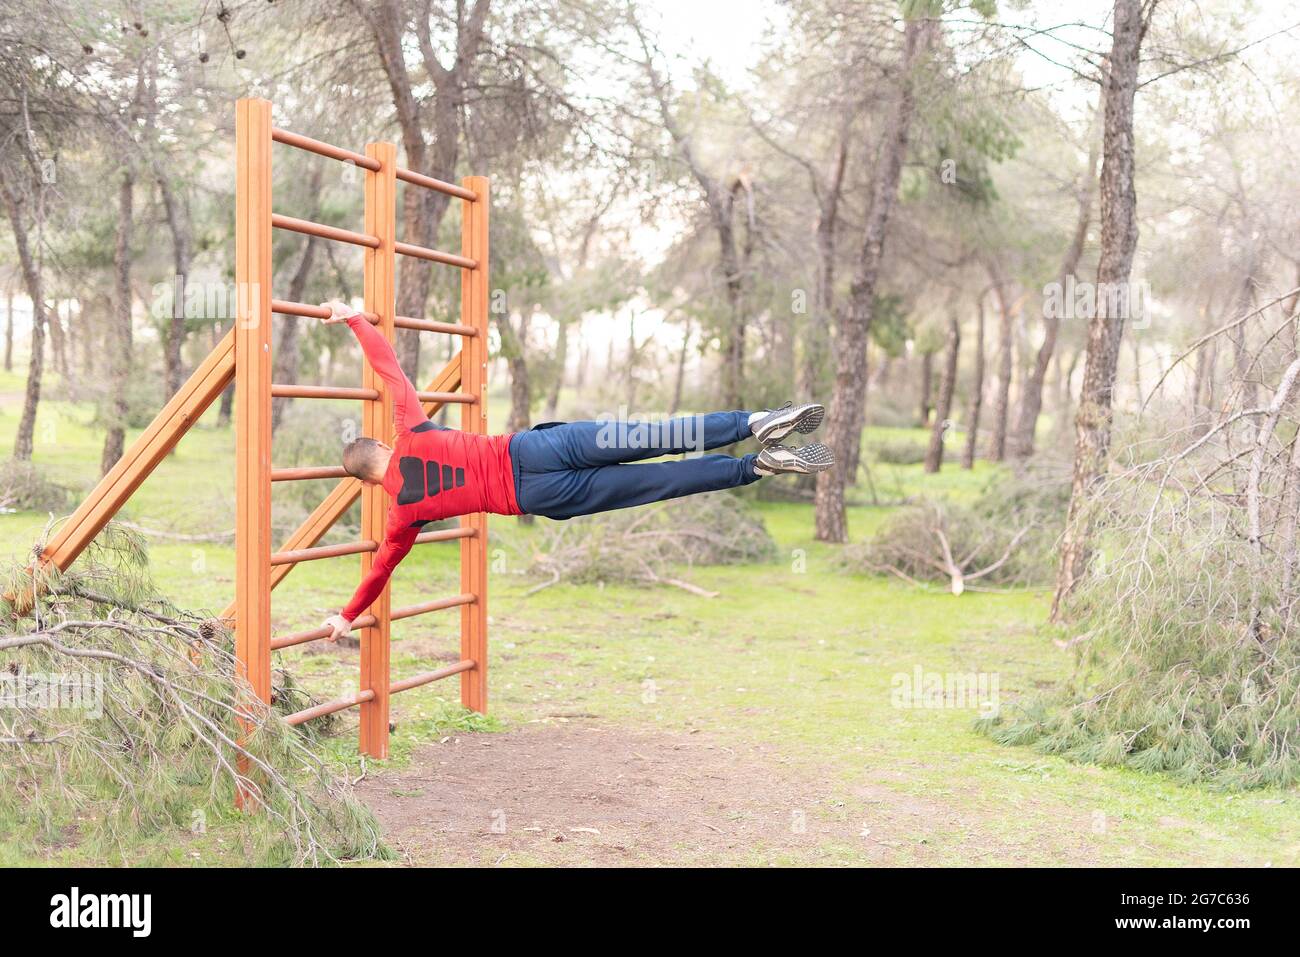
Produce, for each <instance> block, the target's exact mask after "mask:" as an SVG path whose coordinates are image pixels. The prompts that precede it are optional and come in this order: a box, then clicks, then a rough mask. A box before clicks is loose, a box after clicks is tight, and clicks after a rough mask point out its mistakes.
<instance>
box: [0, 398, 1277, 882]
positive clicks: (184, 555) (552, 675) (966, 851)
mask: <svg viewBox="0 0 1300 957" xmlns="http://www.w3.org/2000/svg"><path fill="white" fill-rule="evenodd" d="M10 386H11V383H10V382H8V381H7V380H6V381H5V382H4V383H3V387H4V391H9V389H10ZM17 414H18V408H17V403H11V402H6V403H4V405H3V407H0V436H4V437H5V438H6V440H8V439H9V438H10V437H11V436H12V435H13V432H14V428H15V424H16V419H17ZM495 421H500V419H499V418H496V419H495ZM908 431H909V430H890V433H891V437H897V434H898V433H899V432H902V433H907V432H908ZM913 434H914V437H915V438H916V439H917V440H918V441H920V440H922V439H923V435H922V433H920V432H919V431H914V432H913ZM874 437H875V433H874V431H873V430H869V431H868V435H867V442H868V454H869V449H870V443H871V441H872V440H873V438H874ZM99 442H100V433H99V432H98V429H97V428H96V427H94V426H93V424H92V423H91V415H90V410H89V409H88V408H86V407H83V406H75V405H71V404H68V403H62V402H46V403H44V404H43V405H42V408H41V416H40V420H39V421H38V426H37V446H36V454H35V460H36V461H37V462H38V463H41V464H43V465H44V466H46V467H47V468H48V470H49V474H50V475H51V477H53V478H55V479H57V480H59V481H61V482H64V483H65V484H68V485H69V486H72V487H76V488H80V489H82V490H84V489H85V488H86V487H88V486H89V485H90V484H92V483H93V481H94V479H95V477H96V476H97V473H98V469H97V463H98V458H99ZM230 451H231V436H230V433H229V431H228V430H219V429H217V428H215V423H214V420H213V419H212V417H211V415H210V416H209V417H207V418H205V419H204V421H203V422H201V423H200V424H199V426H198V427H197V428H196V429H195V430H194V431H193V432H192V434H191V435H190V436H188V437H187V439H186V440H185V442H184V443H183V445H182V447H181V450H180V452H179V453H178V454H177V455H175V456H173V457H172V458H170V459H169V460H168V461H167V462H166V463H165V464H164V465H163V466H162V467H160V469H159V470H158V472H157V473H156V474H155V475H154V476H153V477H152V478H151V479H150V480H149V482H147V483H146V484H145V486H144V487H143V488H142V489H141V491H140V493H139V494H138V495H137V497H136V499H135V500H134V501H133V503H132V506H131V509H130V517H131V519H132V520H134V521H136V522H138V523H140V524H142V525H148V526H149V527H155V528H165V529H169V530H171V531H174V532H193V531H198V530H202V529H208V530H211V529H214V528H220V527H226V528H228V527H230V526H231V525H233V499H232V496H231V493H230V485H231V481H230V480H231V470H232V462H231V460H230ZM0 454H8V450H7V449H5V448H0ZM872 473H873V477H874V479H875V482H876V485H877V489H878V491H879V494H880V496H881V498H882V499H894V498H898V497H902V496H918V495H932V496H938V495H944V496H952V497H959V498H965V497H974V496H975V495H977V494H978V493H979V491H980V490H981V489H982V488H983V487H984V486H985V485H986V484H987V483H988V481H989V480H990V479H991V478H993V477H994V475H995V474H996V470H995V469H994V468H993V467H992V466H989V465H988V464H986V463H981V464H980V465H979V467H978V468H977V469H976V470H974V471H973V472H963V471H962V470H960V469H959V468H957V467H955V465H954V464H952V463H951V461H950V464H949V465H948V466H947V467H945V469H944V470H943V471H942V472H941V473H940V474H939V475H936V476H926V475H924V474H923V473H922V471H921V467H920V466H919V465H918V466H890V465H883V464H875V465H873V466H872ZM895 493H898V494H895ZM756 507H757V508H758V509H759V510H760V511H761V513H762V515H763V518H764V520H765V522H766V524H767V527H768V529H769V531H770V532H771V533H772V535H773V536H774V537H775V539H776V541H777V542H778V543H779V545H780V548H781V555H782V557H781V559H780V560H778V561H776V562H773V563H772V564H768V565H756V566H744V567H717V568H696V569H691V570H689V571H687V572H685V573H684V574H685V575H686V577H688V578H689V579H690V580H691V581H693V582H695V583H696V584H699V585H702V586H704V587H706V588H709V589H714V590H716V591H718V592H720V593H721V597H719V598H717V599H714V600H707V599H701V598H698V597H695V596H693V595H690V594H687V593H685V592H682V591H679V590H676V589H654V590H651V589H640V588H631V587H624V586H617V585H609V586H607V587H603V588H602V587H600V586H599V585H584V586H573V585H563V584H562V585H557V586H555V587H552V588H550V589H547V590H545V591H542V592H540V593H539V594H537V595H535V596H533V597H530V598H524V597H523V592H524V591H525V589H526V588H527V587H528V585H529V584H531V582H527V581H525V580H524V579H523V578H522V577H521V576H520V575H517V574H515V572H516V571H517V569H515V568H513V567H511V566H510V559H509V557H508V556H509V554H512V553H513V550H507V551H500V552H494V553H493V577H492V582H491V594H492V598H491V611H492V618H491V630H490V634H491V657H490V674H491V685H490V687H491V702H492V709H491V710H492V715H491V717H490V718H486V719H485V718H482V717H480V716H477V715H469V714H467V713H466V712H464V711H463V710H461V709H460V707H459V704H458V702H457V693H456V686H455V684H454V681H455V679H452V682H451V683H446V682H444V683H441V684H434V685H431V686H427V687H425V688H421V689H418V690H416V691H412V692H408V693H406V694H404V695H402V696H400V697H398V698H395V699H394V720H395V721H396V723H397V730H396V733H395V734H394V737H393V758H392V762H393V763H394V764H396V765H399V766H400V765H401V764H402V763H403V762H406V761H407V760H408V759H409V756H410V754H411V752H412V750H413V749H414V748H415V747H416V746H418V745H420V744H422V743H424V742H427V741H428V740H429V739H430V738H431V737H435V736H438V735H443V734H446V733H454V732H456V731H458V730H481V731H496V730H500V729H510V728H518V727H521V726H523V725H526V724H528V723H531V722H547V721H564V720H566V718H565V716H566V715H571V714H575V713H589V714H595V715H598V716H599V718H598V720H599V721H600V722H601V723H604V724H609V725H619V726H626V727H629V728H640V729H653V728H661V729H670V730H677V731H690V730H696V729H699V730H704V731H707V732H709V733H710V734H713V735H716V736H718V737H720V738H721V739H723V740H724V741H725V740H731V741H734V742H737V743H762V744H766V745H770V746H772V747H773V748H775V749H777V750H778V752H779V753H781V754H782V755H784V756H786V757H787V758H788V760H789V763H790V764H791V765H792V766H793V767H796V768H799V767H802V768H806V769H807V771H808V772H809V773H816V774H818V775H822V776H829V777H830V778H831V779H832V780H833V781H834V782H836V787H837V788H839V789H841V790H842V794H843V796H844V798H845V799H846V800H847V799H848V798H849V797H850V796H851V795H852V794H853V793H854V791H855V789H856V788H859V787H860V786H861V785H862V783H863V782H864V781H865V782H871V783H872V784H874V785H876V786H883V787H885V788H887V789H888V791H889V792H890V793H891V794H893V795H896V796H897V799H898V800H900V801H911V802H917V804H918V806H921V807H928V808H955V809H958V811H959V812H960V813H959V814H949V815H942V814H940V815H933V816H927V815H922V816H921V817H920V818H919V819H918V821H919V823H918V824H917V825H916V832H915V833H914V834H913V835H911V836H910V838H909V840H908V841H904V842H902V846H901V847H900V848H898V849H897V857H896V859H897V860H898V861H899V862H900V863H907V862H909V861H911V860H920V859H921V856H922V855H921V852H920V849H921V848H922V847H924V848H925V855H924V857H925V859H926V860H934V859H935V854H936V853H938V855H939V857H940V859H941V860H943V861H945V862H947V863H952V864H981V865H997V864H1003V863H1007V862H1008V861H1009V860H1010V859H1011V855H1010V853H1009V851H1008V849H1010V848H1014V849H1015V855H1014V856H1015V859H1016V860H1017V862H1031V863H1042V864H1053V863H1059V862H1060V860H1059V859H1058V858H1057V857H1055V856H1054V854H1053V853H1052V852H1048V851H1046V850H1040V848H1042V847H1045V846H1048V845H1049V843H1050V844H1051V846H1055V847H1057V848H1060V847H1061V846H1063V845H1065V846H1068V847H1070V848H1071V849H1072V853H1071V857H1072V859H1073V860H1075V861H1076V862H1078V861H1084V862H1098V863H1104V864H1125V865H1188V864H1206V865H1237V864H1264V863H1271V864H1276V865H1287V864H1292V865H1293V864H1296V863H1300V843H1297V840H1298V839H1297V838H1296V837H1295V830H1294V822H1295V818H1296V813H1297V806H1298V804H1300V801H1298V800H1297V798H1298V796H1297V794H1296V792H1294V791H1260V792H1251V793H1248V794H1240V795H1231V794H1222V793H1215V792H1211V791H1208V790H1206V789H1202V788H1197V787H1186V786H1180V785H1176V784H1174V783H1172V782H1171V781H1169V780H1168V779H1166V778H1161V777H1158V776H1151V775H1143V774H1139V773H1135V772H1132V771H1126V770H1121V769H1101V768H1097V767H1091V766H1079V765H1073V764H1070V763H1068V762H1065V761H1063V760H1060V759H1057V758H1051V757H1045V756H1043V755H1040V754H1038V753H1036V752H1033V751H1030V750H1027V749H1015V748H1005V747H1001V746H999V745H996V744H994V743H993V742H991V741H989V740H988V739H986V738H984V737H982V736H980V735H978V734H976V733H974V732H973V730H972V722H973V719H974V717H975V713H974V712H973V711H972V710H970V709H957V708H940V709H907V708H899V707H895V706H894V704H893V702H892V698H891V691H892V689H893V686H894V682H895V679H896V676H899V675H910V674H912V673H913V670H914V669H915V668H917V667H920V668H922V669H924V670H926V671H934V672H959V673H970V672H979V673H986V674H990V675H996V676H997V679H998V682H999V691H1000V695H1001V697H1002V700H1003V701H1004V702H1005V701H1007V700H1009V699H1014V698H1015V697H1016V696H1018V695H1021V694H1023V693H1026V692H1028V691H1030V690H1031V689H1034V688H1038V687H1043V686H1045V685H1046V684H1048V683H1050V682H1053V681H1055V680H1057V679H1059V678H1060V677H1061V676H1063V675H1064V674H1065V673H1066V672H1067V671H1068V669H1069V667H1070V661H1069V659H1068V658H1067V656H1065V655H1064V654H1063V653H1061V652H1060V651H1058V650H1057V649H1056V648H1054V647H1053V646H1052V645H1051V644H1050V643H1049V642H1047V641H1046V640H1045V639H1043V638H1042V637H1041V635H1039V634H1038V633H1037V629H1038V626H1039V625H1040V624H1041V622H1042V621H1043V619H1044V617H1045V613H1046V609H1047V600H1048V596H1047V595H1045V594H1043V593H1041V592H1035V591H1015V592H1011V593H1004V594H973V593H968V594H966V595H963V596H962V597H961V598H954V597H952V596H951V595H949V594H947V593H946V592H945V591H942V590H938V589H935V590H933V591H925V592H923V591H919V590H917V589H914V588H910V587H907V586H905V585H903V584H901V583H898V582H895V581H892V580H886V579H884V578H880V577H872V576H860V575H849V574H845V573H843V572H842V571H840V570H839V569H838V567H837V564H836V549H835V548H833V547H829V546H826V545H823V544H820V543H818V542H815V541H813V540H812V537H811V528H812V516H811V507H810V506H807V505H802V504H788V503H759V504H758V505H757V506H756ZM887 514H888V509H887V508H881V507H871V506H869V505H864V504H860V505H857V506H855V507H853V508H852V509H851V514H850V530H851V534H852V536H853V538H854V539H855V540H860V539H861V538H863V537H865V536H868V535H870V534H871V532H872V531H873V530H874V529H875V527H876V526H877V525H878V524H879V522H880V521H881V520H882V519H883V518H884V517H885V516H886V515H887ZM46 520H47V519H46V516H42V515H33V514H14V515H5V516H0V556H3V557H5V558H7V559H11V560H12V559H16V558H20V557H22V556H23V555H24V554H25V552H26V551H27V549H28V548H29V547H30V545H31V542H32V541H33V539H34V537H35V536H36V535H38V534H39V533H40V531H41V529H42V527H43V526H44V525H45V523H46ZM493 534H494V535H495V534H506V535H511V536H528V535H530V534H536V531H535V530H534V531H529V530H528V529H526V528H522V527H520V526H518V524H517V523H516V522H515V521H514V520H511V519H497V518H494V519H493ZM151 554H152V557H153V567H154V575H155V578H156V580H157V583H158V585H159V587H160V588H161V589H162V591H163V592H164V593H166V594H169V595H171V596H173V597H174V598H175V599H177V600H179V601H181V602H182V603H183V604H186V605H187V606H189V607H194V608H199V607H207V608H212V609H219V608H221V607H223V606H224V604H225V603H226V601H227V600H228V599H229V597H230V595H231V592H232V589H233V553H232V549H230V548H229V547H226V546H222V545H213V544H207V543H190V542H178V541H173V540H165V539H160V540H156V541H155V542H154V544H153V545H152V549H151ZM355 575H356V563H355V560H354V559H341V560H334V561H328V562H316V563H311V564H309V565H306V566H303V567H300V568H298V569H297V570H295V572H294V573H293V575H292V576H290V578H289V579H287V580H286V583H285V584H284V586H283V587H281V588H280V589H279V590H277V591H276V593H275V600H274V601H273V603H272V608H273V618H274V626H275V628H276V630H277V631H279V630H290V629H294V628H298V627H306V626H308V625H312V624H315V623H317V622H319V621H320V620H321V619H322V618H323V617H324V616H325V615H326V614H328V613H330V612H332V611H333V610H335V609H337V608H338V607H339V605H341V604H342V602H343V601H344V600H345V599H346V598H347V597H348V595H349V594H350V590H351V588H352V586H353V584H354V582H355ZM457 588H458V565H457V558H456V550H455V547H454V546H446V545H434V546H426V547H423V548H421V549H418V550H417V552H416V553H415V554H413V555H412V556H411V558H410V559H408V561H407V562H406V563H404V564H403V566H402V568H401V569H400V570H399V571H398V573H397V575H396V577H395V583H394V601H395V602H397V603H399V604H404V603H408V602H414V601H416V600H420V599H423V598H426V597H428V596H430V595H438V594H446V593H450V592H453V591H455V590H457ZM457 630H458V619H457V617H456V616H455V613H454V612H452V613H442V614H435V615H431V616H425V617H421V618H416V619H412V620H409V621H406V622H401V623H398V624H397V625H396V626H395V628H394V636H393V641H394V644H393V671H394V674H395V675H398V676H400V675H404V674H409V673H412V672H415V671H417V670H424V669H427V668H428V667H430V666H431V664H430V662H431V661H434V662H441V661H442V660H445V659H446V660H449V659H451V658H452V657H454V655H455V651H456V640H457V639H456V635H457ZM282 661H283V662H284V664H285V665H286V666H288V667H290V668H291V669H292V670H293V671H294V672H295V673H296V674H297V675H298V676H299V678H300V680H301V681H302V683H303V684H305V685H306V686H308V687H309V688H311V689H313V690H314V691H316V692H318V693H320V694H322V695H323V696H328V697H333V696H336V695H339V694H343V693H345V692H350V691H351V690H352V689H354V687H355V682H356V664H355V656H354V655H343V654H337V653H320V652H319V651H318V650H315V649H314V648H313V647H312V646H307V647H305V648H297V649H291V650H289V651H287V652H285V653H284V655H283V658H282ZM349 720H350V724H354V723H355V719H354V718H353V719H349ZM328 747H329V749H330V750H331V752H332V753H333V754H334V756H336V757H337V758H339V759H340V760H342V761H345V762H347V763H349V764H350V765H352V766H354V767H355V766H357V764H358V759H357V756H356V749H355V733H354V732H353V731H351V730H350V731H349V732H346V733H344V734H342V735H340V736H339V737H337V738H335V739H333V740H332V741H330V742H329V744H328ZM816 813H818V814H822V815H828V816H833V815H836V814H842V813H844V812H843V810H842V808H841V807H837V806H834V805H832V806H828V807H826V808H822V809H819V810H818V811H817V812H816ZM6 823H7V822H3V821H0V833H4V832H6V831H8V830H10V828H9V827H7V826H6ZM237 828H238V823H237V821H236V820H234V819H227V818H223V817H220V816H219V817H218V818H217V819H216V820H214V821H213V822H212V825H211V827H210V828H209V829H208V831H207V832H206V833H205V834H203V835H201V836H191V835H186V837H185V840H184V841H182V842H180V843H179V844H178V843H177V842H176V841H165V840H162V841H158V842H149V843H147V844H145V845H142V846H141V847H137V848H125V849H118V850H117V851H115V852H114V853H113V854H111V855H109V857H110V858H111V859H110V860H109V862H110V863H120V862H130V863H164V864H179V863H205V864H211V863H217V862H220V863H238V862H240V850H239V848H240V841H239V837H238V832H237ZM1046 835H1051V836H1052V837H1053V838H1054V841H1052V842H1048V841H1046V840H1044V836H1046ZM828 854H829V859H828V861H827V862H828V863H834V862H837V861H843V862H848V863H851V862H852V861H853V859H854V856H853V849H852V848H851V847H838V848H830V849H828ZM188 855H196V856H193V857H190V856H188ZM42 859H45V860H50V861H58V862H61V863H94V862H98V861H100V860H102V859H103V858H102V856H91V855H89V851H88V850H87V849H86V848H82V847H80V846H79V845H78V844H76V843H75V842H74V843H71V844H69V845H67V846H62V847H57V848H46V849H45V851H44V852H43V854H42ZM30 860H31V854H30V852H29V851H24V850H23V849H22V848H21V847H20V846H15V844H14V843H13V842H12V839H11V842H10V843H8V844H6V841H5V839H2V838H0V864H6V863H21V862H24V861H30ZM772 860H773V858H771V857H765V856H763V854H762V853H760V852H756V858H755V863H766V862H771V861H772Z"/></svg>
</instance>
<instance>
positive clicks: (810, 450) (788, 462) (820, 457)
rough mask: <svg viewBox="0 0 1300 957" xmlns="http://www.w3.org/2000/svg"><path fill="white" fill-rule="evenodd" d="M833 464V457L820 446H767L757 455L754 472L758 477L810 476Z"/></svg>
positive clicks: (826, 449)
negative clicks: (795, 447)
mask: <svg viewBox="0 0 1300 957" xmlns="http://www.w3.org/2000/svg"><path fill="white" fill-rule="evenodd" d="M834 464H835V456H834V454H833V453H832V452H831V450H830V449H828V448H827V447H826V446H824V445H821V444H816V445H804V446H801V447H799V448H797V449H794V448H790V446H788V445H769V446H768V447H767V448H765V449H763V451H761V452H759V453H758V458H757V459H756V460H755V461H754V471H756V472H758V474H759V475H784V474H795V475H810V474H811V473H813V472H825V471H826V470H827V469H828V468H830V467H831V466H832V465H834Z"/></svg>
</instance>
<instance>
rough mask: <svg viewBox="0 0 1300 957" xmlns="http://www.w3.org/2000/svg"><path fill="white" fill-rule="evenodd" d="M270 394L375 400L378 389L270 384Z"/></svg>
mask: <svg viewBox="0 0 1300 957" xmlns="http://www.w3.org/2000/svg"><path fill="white" fill-rule="evenodd" d="M271 395H272V396H274V397H275V398H277V399H361V400H363V401H366V400H368V401H371V402H373V401H376V400H378V399H379V390H378V389H361V388H353V387H351V386H337V385H289V384H281V383H278V382H275V383H272V384H271Z"/></svg>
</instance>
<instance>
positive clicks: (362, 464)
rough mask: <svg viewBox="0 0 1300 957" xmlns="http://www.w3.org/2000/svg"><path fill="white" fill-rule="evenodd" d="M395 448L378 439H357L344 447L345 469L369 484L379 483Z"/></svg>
mask: <svg viewBox="0 0 1300 957" xmlns="http://www.w3.org/2000/svg"><path fill="white" fill-rule="evenodd" d="M392 457H393V450H392V449H390V448H389V447H388V446H387V445H385V444H384V443H383V442H380V441H378V440H377V439H364V438H363V439H357V440H356V441H355V442H349V443H348V444H347V445H346V446H344V448H343V469H344V471H346V472H347V473H348V474H349V475H351V476H353V477H355V478H359V479H361V481H362V482H364V483H365V484H367V485H379V484H380V483H381V482H383V480H384V473H385V472H387V471H388V462H389V460H390V459H391V458H392Z"/></svg>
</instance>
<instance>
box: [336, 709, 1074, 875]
mask: <svg viewBox="0 0 1300 957" xmlns="http://www.w3.org/2000/svg"><path fill="white" fill-rule="evenodd" d="M358 791H359V792H360V796H361V797H362V799H363V800H365V801H366V803H367V804H368V805H369V806H370V807H371V808H372V809H373V810H374V811H375V813H376V815H377V816H378V817H379V820H380V821H381V823H382V824H383V825H384V829H385V833H386V835H387V837H388V839H389V841H390V842H391V843H392V844H393V845H394V846H395V847H396V848H398V849H399V850H400V851H401V852H402V853H403V854H404V855H405V857H406V859H407V861H408V862H409V863H411V864H416V865H456V864H460V865H464V864H469V865H512V864H515V865H517V864H553V865H634V866H654V865H664V864H712V865H719V864H741V865H743V864H754V865H762V864H772V863H777V864H850V865H853V864H856V865H871V864H890V863H933V864H943V863H955V861H954V860H953V859H952V855H951V851H952V850H953V849H954V847H953V843H952V842H954V841H960V843H961V850H962V853H961V854H960V858H961V860H962V861H964V862H971V861H972V860H978V859H979V858H980V857H982V856H985V855H988V856H989V858H990V860H998V861H1000V862H1002V863H1014V862H1016V861H1017V860H1018V859H1023V857H1024V854H1023V853H1022V852H1023V850H1024V849H1023V848H1019V849H1018V848H1016V847H1005V846H1001V847H994V846H983V842H984V839H983V838H982V837H981V835H980V832H979V828H978V826H977V825H978V822H977V821H972V820H971V819H970V818H969V814H965V815H963V813H961V812H959V811H958V810H957V809H955V808H953V807H945V806H942V805H939V804H936V803H934V802H930V801H926V800H918V799H914V798H910V797H907V796H904V795H900V794H899V793H897V792H895V791H893V790H891V789H889V788H886V787H883V786H880V785H873V784H869V783H866V782H864V783H862V784H861V785H858V786H853V785H849V786H847V787H846V785H845V784H844V783H843V782H839V783H838V784H837V783H832V782H830V781H828V780H819V779H817V778H816V776H809V775H808V774H807V773H806V771H805V770H803V769H798V770H796V769H795V768H794V767H793V766H792V765H790V764H788V763H786V762H783V761H782V759H781V756H780V755H778V754H776V753H774V752H772V751H770V750H765V749H762V748H758V747H749V748H744V749H743V750H742V749H738V748H736V747H732V746H727V745H723V744H721V743H719V742H717V741H714V740H710V739H709V738H708V737H706V736H704V735H699V734H664V733H649V732H634V731H628V730H623V729H611V728H604V727H599V726H597V725H595V724H594V723H593V724H583V723H569V724H565V725H559V726H534V727H531V728H529V729H526V730H520V731H512V732H508V733H503V734H461V735H459V736H457V737H455V738H452V739H449V740H447V741H446V742H445V743H439V744H432V745H429V746H427V747H425V748H423V749H421V750H420V751H419V752H417V754H416V755H415V756H414V757H413V759H412V762H411V764H410V766H409V767H407V768H405V769H402V770H395V771H381V772H379V773H378V774H375V775H373V776H371V777H369V778H367V779H366V780H364V781H362V782H361V784H360V785H359V786H358ZM864 832H865V833H864ZM920 835H928V839H926V838H922V837H920ZM1062 856H1063V858H1069V859H1071V860H1068V862H1069V863H1088V860H1087V858H1086V855H1082V854H1080V853H1078V851H1077V849H1074V850H1073V851H1070V850H1068V849H1065V848H1063V849H1062ZM1066 862H1067V860H1066V859H1063V860H1062V863H1066Z"/></svg>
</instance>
